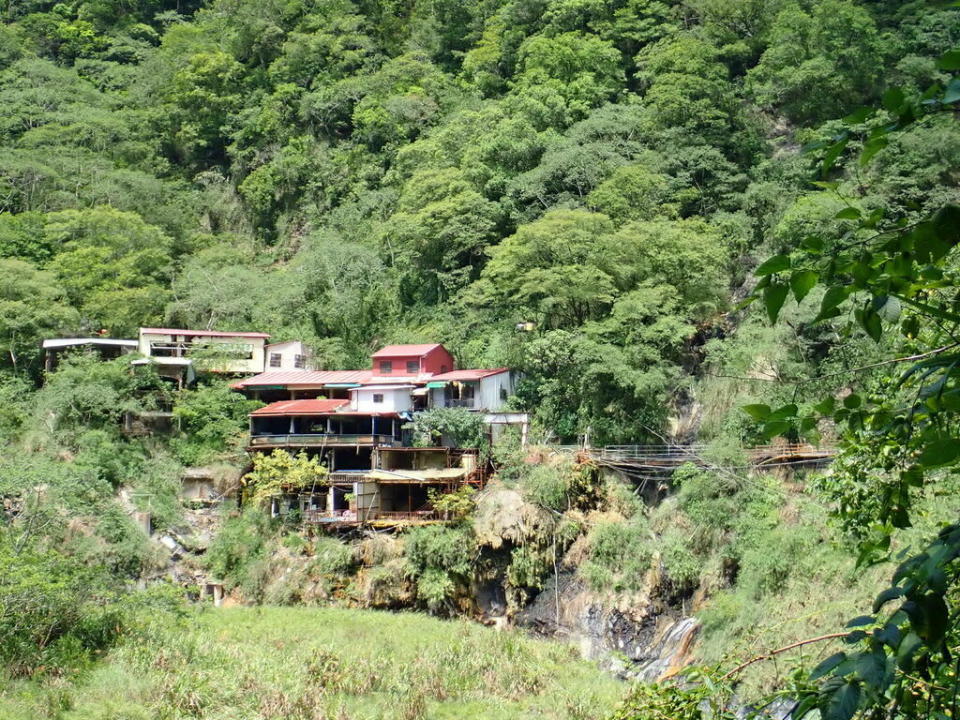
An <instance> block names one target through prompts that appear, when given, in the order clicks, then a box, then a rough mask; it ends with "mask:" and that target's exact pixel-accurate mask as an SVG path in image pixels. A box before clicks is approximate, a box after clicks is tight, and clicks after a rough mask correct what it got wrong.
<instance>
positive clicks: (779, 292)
mask: <svg viewBox="0 0 960 720" xmlns="http://www.w3.org/2000/svg"><path fill="white" fill-rule="evenodd" d="M788 291H789V288H788V287H787V286H786V285H785V284H783V283H776V284H772V285H769V286H767V287H765V288H764V289H763V304H764V306H765V307H766V308H767V317H769V318H770V322H771V323H775V322H776V321H777V317H778V316H779V315H780V309H781V308H782V307H783V303H784V302H786V300H787V292H788Z"/></svg>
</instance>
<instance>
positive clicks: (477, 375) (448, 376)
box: [430, 368, 510, 382]
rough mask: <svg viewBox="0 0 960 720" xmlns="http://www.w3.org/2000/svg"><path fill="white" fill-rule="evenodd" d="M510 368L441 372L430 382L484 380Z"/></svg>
mask: <svg viewBox="0 0 960 720" xmlns="http://www.w3.org/2000/svg"><path fill="white" fill-rule="evenodd" d="M509 370H510V368H493V369H489V370H453V371H452V372H448V373H440V374H439V375H434V376H433V377H432V378H430V382H463V381H465V380H482V379H483V378H485V377H490V376H491V375H499V374H500V373H505V372H509Z"/></svg>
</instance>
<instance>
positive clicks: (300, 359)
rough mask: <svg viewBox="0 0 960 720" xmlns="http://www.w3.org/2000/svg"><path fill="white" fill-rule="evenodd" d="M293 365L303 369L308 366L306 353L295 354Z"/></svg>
mask: <svg viewBox="0 0 960 720" xmlns="http://www.w3.org/2000/svg"><path fill="white" fill-rule="evenodd" d="M293 366H294V367H295V368H300V369H301V370H302V369H303V368H305V367H306V366H307V356H306V355H294V356H293Z"/></svg>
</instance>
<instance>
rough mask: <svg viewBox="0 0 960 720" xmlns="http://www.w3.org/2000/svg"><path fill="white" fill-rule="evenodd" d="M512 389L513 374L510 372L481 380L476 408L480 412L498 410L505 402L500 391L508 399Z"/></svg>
mask: <svg viewBox="0 0 960 720" xmlns="http://www.w3.org/2000/svg"><path fill="white" fill-rule="evenodd" d="M513 389H514V388H513V373H511V372H510V371H507V372H502V373H500V374H498V375H490V376H488V377H485V378H483V379H482V380H480V393H479V397H478V398H477V400H478V401H479V402H478V403H477V408H478V409H480V410H492V411H497V410H499V409H500V408H501V407H503V403H504V402H505V400H504V398H503V395H502V393H501V390H502V391H504V392H506V395H507V397H509V396H510V395H512V394H513Z"/></svg>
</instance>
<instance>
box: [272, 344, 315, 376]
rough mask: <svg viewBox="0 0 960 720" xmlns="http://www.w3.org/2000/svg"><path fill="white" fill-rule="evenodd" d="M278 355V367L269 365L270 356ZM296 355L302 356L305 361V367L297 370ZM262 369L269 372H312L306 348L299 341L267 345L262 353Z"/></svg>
mask: <svg viewBox="0 0 960 720" xmlns="http://www.w3.org/2000/svg"><path fill="white" fill-rule="evenodd" d="M274 353H276V354H279V355H280V366H279V367H276V366H274V365H271V364H270V356H271V355H272V354H274ZM297 355H302V356H303V357H304V358H305V359H306V365H305V366H304V367H302V368H298V367H297V365H296V358H297ZM264 369H265V370H267V371H270V370H312V369H313V358H312V357H311V356H310V352H309V351H308V350H307V348H306V346H305V345H304V344H303V343H302V342H300V341H299V340H292V341H290V342H285V343H274V344H273V345H267V346H266V348H265V351H264Z"/></svg>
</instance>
